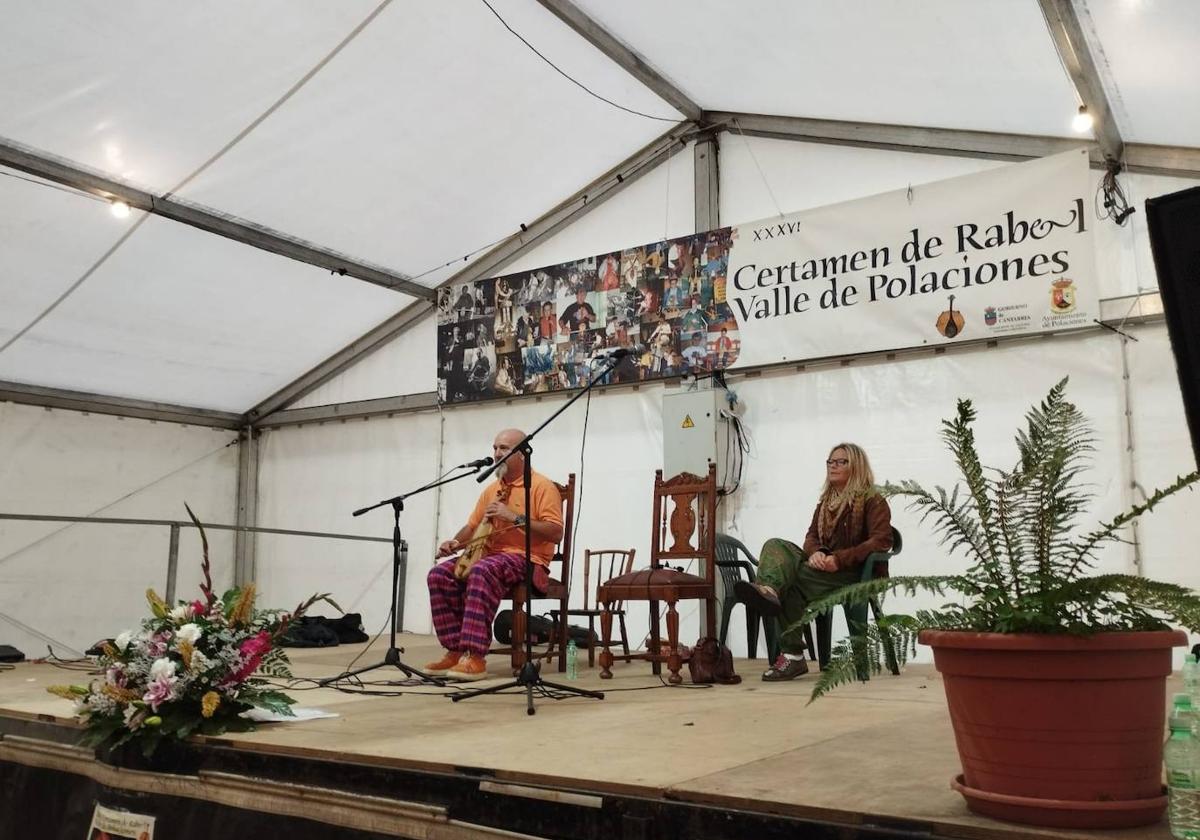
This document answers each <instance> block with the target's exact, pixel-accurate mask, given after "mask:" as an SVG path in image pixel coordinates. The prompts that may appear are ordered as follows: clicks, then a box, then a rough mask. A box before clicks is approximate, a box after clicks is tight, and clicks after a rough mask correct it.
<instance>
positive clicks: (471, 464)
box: [454, 458, 492, 470]
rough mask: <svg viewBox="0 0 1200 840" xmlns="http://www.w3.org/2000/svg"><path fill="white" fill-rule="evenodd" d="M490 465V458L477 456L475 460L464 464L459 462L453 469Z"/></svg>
mask: <svg viewBox="0 0 1200 840" xmlns="http://www.w3.org/2000/svg"><path fill="white" fill-rule="evenodd" d="M491 465H492V459H491V458H479V459H477V460H475V461H468V462H467V463H465V464H459V465H458V466H457V467H455V468H454V469H456V470H463V469H474V468H475V467H490V466H491Z"/></svg>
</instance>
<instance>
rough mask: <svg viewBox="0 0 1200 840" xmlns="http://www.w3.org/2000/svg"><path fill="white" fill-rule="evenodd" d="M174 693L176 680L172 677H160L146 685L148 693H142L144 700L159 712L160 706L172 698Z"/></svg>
mask: <svg viewBox="0 0 1200 840" xmlns="http://www.w3.org/2000/svg"><path fill="white" fill-rule="evenodd" d="M174 694H175V680H174V679H173V678H172V677H159V678H158V679H156V680H154V681H153V682H151V683H150V685H148V686H147V687H146V693H145V694H143V695H142V700H143V701H144V702H146V703H147V704H149V706H150V708H151V709H153V710H154V711H156V712H157V711H158V707H159V706H160V705H162V704H163V703H166V702H167V701H168V700H171V699H172V698H173V697H174Z"/></svg>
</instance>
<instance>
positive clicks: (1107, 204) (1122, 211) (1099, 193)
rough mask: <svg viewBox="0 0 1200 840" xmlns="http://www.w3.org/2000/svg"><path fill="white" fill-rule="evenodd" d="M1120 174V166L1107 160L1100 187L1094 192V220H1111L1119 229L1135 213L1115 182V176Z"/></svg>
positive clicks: (1118, 184)
mask: <svg viewBox="0 0 1200 840" xmlns="http://www.w3.org/2000/svg"><path fill="white" fill-rule="evenodd" d="M1120 172H1121V164H1120V163H1119V162H1117V161H1115V160H1109V161H1106V162H1105V165H1104V176H1103V177H1102V178H1101V179H1100V187H1099V188H1098V189H1097V190H1096V199H1095V206H1096V218H1097V219H1112V221H1113V222H1115V223H1116V224H1117V226H1118V227H1121V226H1123V225H1124V224H1125V221H1126V220H1127V219H1128V218H1129V217H1130V216H1132V215H1133V214H1134V213H1136V212H1137V208H1135V207H1132V206H1130V204H1129V199H1128V198H1126V196H1125V190H1124V189H1122V187H1121V184H1120V182H1119V181H1118V180H1117V175H1118V174H1120Z"/></svg>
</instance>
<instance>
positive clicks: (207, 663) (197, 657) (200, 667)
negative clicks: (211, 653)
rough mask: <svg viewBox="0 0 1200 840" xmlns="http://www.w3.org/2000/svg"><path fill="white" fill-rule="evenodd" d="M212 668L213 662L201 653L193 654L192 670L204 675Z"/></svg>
mask: <svg viewBox="0 0 1200 840" xmlns="http://www.w3.org/2000/svg"><path fill="white" fill-rule="evenodd" d="M210 667H212V660H211V659H209V658H208V657H207V656H205V655H204V654H203V653H201V652H200V651H198V650H197V651H195V652H193V653H192V670H193V671H195V672H196V673H203V672H204V671H207V670H208V669H209V668H210Z"/></svg>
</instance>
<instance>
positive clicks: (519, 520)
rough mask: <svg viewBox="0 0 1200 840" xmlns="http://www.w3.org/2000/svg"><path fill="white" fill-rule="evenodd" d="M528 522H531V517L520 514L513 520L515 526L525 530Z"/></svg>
mask: <svg viewBox="0 0 1200 840" xmlns="http://www.w3.org/2000/svg"><path fill="white" fill-rule="evenodd" d="M528 522H529V517H527V516H526V515H525V514H523V513H518V514H517V516H516V518H515V519H513V525H515V526H516V527H518V528H524V527H525V525H526V523H528Z"/></svg>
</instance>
